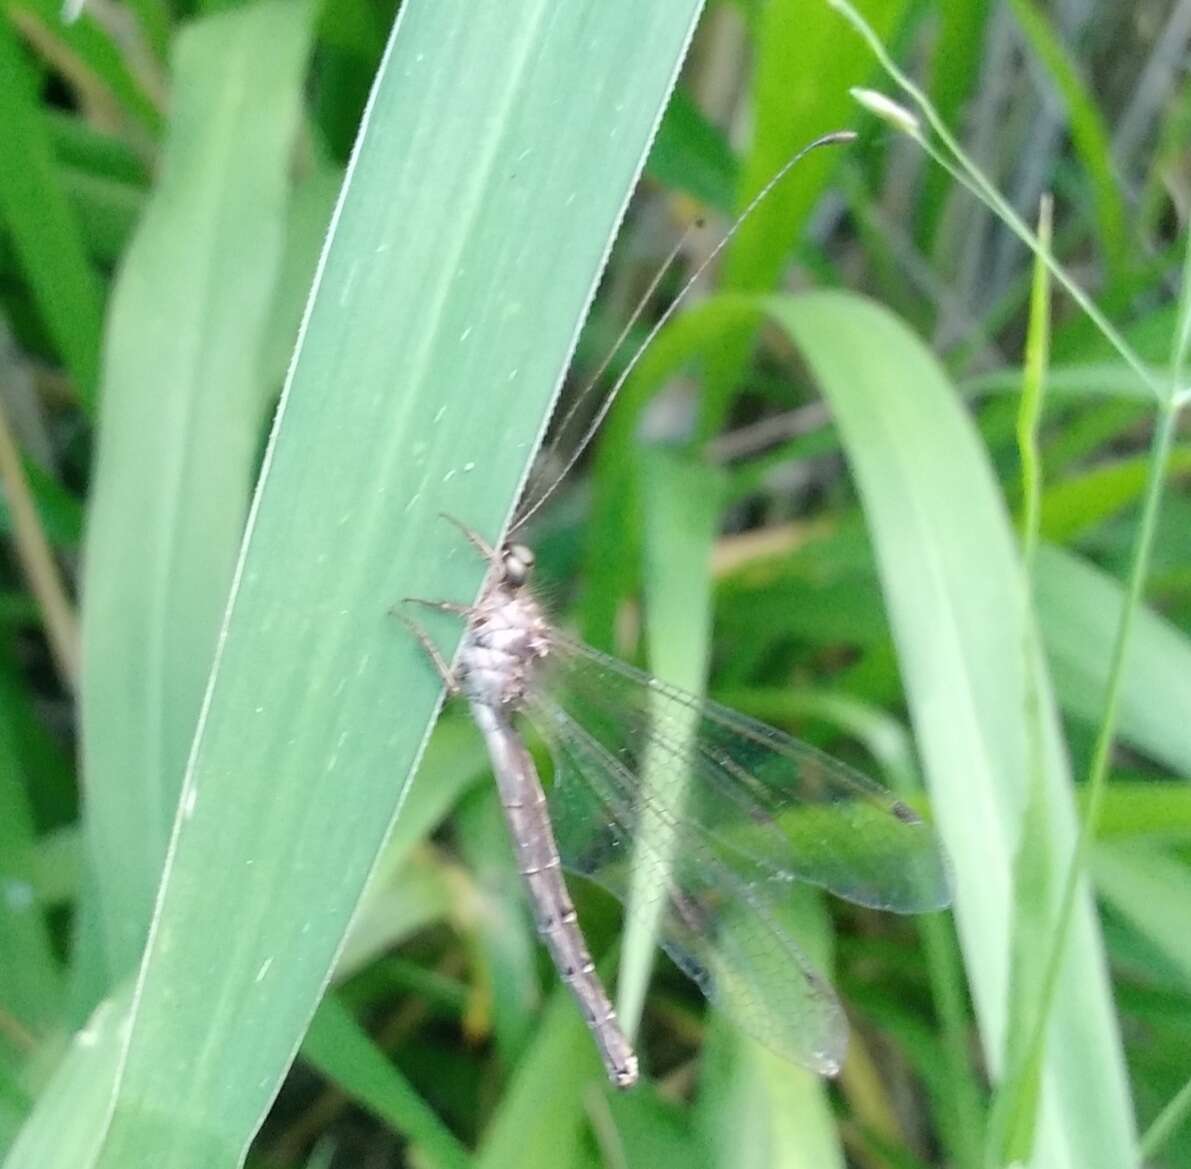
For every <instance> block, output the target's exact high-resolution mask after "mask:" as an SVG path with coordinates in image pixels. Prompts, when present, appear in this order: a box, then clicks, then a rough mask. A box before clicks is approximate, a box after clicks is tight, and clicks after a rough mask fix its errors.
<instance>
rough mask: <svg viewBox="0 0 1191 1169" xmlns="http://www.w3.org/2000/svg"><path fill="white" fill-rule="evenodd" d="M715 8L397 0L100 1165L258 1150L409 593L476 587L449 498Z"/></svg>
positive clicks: (343, 849)
mask: <svg viewBox="0 0 1191 1169" xmlns="http://www.w3.org/2000/svg"><path fill="white" fill-rule="evenodd" d="M697 9H698V5H697V3H694V2H693V0H692V2H689V3H687V4H685V5H667V6H665V7H664V8H657V9H648V10H645V11H644V12H643V11H642V9H641V8H640V6H639V5H636V4H631V3H629V2H628V0H616V2H615V3H608V0H602V2H601V3H599V4H595V3H589V4H585V5H569V6H564V7H558V6H555V5H553V4H548V3H545V2H544V0H521V2H520V3H518V4H515V5H510V4H508V3H506V2H503V0H502V2H499V3H497V2H495V0H492V2H484V3H474V2H472V3H466V4H465V3H463V2H462V0H452V2H447V3H444V2H442V0H408V2H407V3H406V4H405V5H403V7H402V9H401V12H400V16H399V19H398V22H397V25H396V27H395V30H394V34H393V38H392V40H391V42H390V45H389V47H388V49H387V51H386V56H385V60H384V64H383V66H382V68H381V71H380V73H379V75H378V77H377V81H376V85H375V87H374V89H373V93H372V96H371V99H370V104H369V109H368V114H367V116H366V119H365V122H364V126H363V129H362V132H361V138H360V140H359V142H358V144H357V148H356V152H355V155H354V157H353V161H352V164H351V166H350V167H349V170H348V174H347V178H346V182H345V188H344V192H343V194H342V196H341V199H340V202H339V205H338V207H337V208H336V212H335V215H334V217H333V220H332V227H331V231H330V233H329V237H328V243H327V247H326V250H325V252H324V254H323V257H322V260H321V262H320V266H319V272H318V275H317V277H316V284H315V291H314V294H313V297H312V300H311V303H310V305H309V306H308V309H307V315H306V318H305V321H304V324H303V328H302V333H301V337H300V340H299V345H298V352H297V355H296V358H295V361H294V364H293V366H292V367H291V371H290V377H289V380H288V383H287V386H286V389H285V391H284V393H283V397H282V404H281V407H280V409H279V414H278V419H277V422H276V424H275V428H274V432H273V438H272V440H271V442H270V446H269V449H268V451H267V453H266V456H265V460H264V466H263V469H262V473H261V480H260V483H259V485H258V491H257V496H256V501H255V503H254V507H253V512H252V515H251V518H250V521H249V526H248V534H247V537H246V541H245V546H244V549H243V552H242V556H241V560H240V563H239V565H238V567H237V571H236V575H235V580H234V584H233V590H232V596H231V600H230V604H229V610H228V613H227V616H226V619H225V623H224V626H223V628H222V630H221V634H220V643H219V652H218V655H217V661H216V665H215V668H214V672H213V675H212V680H211V683H210V687H209V689H208V693H207V696H206V699H205V703H204V708H203V713H202V716H201V718H200V722H199V729H198V733H197V737H196V740H195V745H194V749H193V752H192V755H191V759H190V763H189V766H188V769H187V777H186V781H185V784H184V787H183V793H182V797H181V801H180V812H179V816H178V819H177V820H176V823H175V830H174V835H173V838H172V841H171V847H170V851H169V855H168V859H167V865H166V870H165V875H164V880H163V887H162V890H161V893H160V896H159V899H158V904H157V909H156V914H155V918H154V923H153V929H152V933H151V936H150V942H149V946H148V948H147V951H146V956H145V959H144V962H143V965H142V969H141V972H140V977H139V980H138V988H137V995H136V998H135V1000H134V1004H133V1014H132V1021H131V1026H130V1029H129V1037H128V1049H127V1053H126V1058H125V1060H124V1062H123V1065H122V1068H121V1076H120V1080H119V1085H118V1089H117V1092H116V1095H115V1099H114V1113H113V1116H112V1122H111V1127H110V1131H109V1132H108V1134H107V1136H106V1139H105V1142H104V1147H103V1151H102V1153H101V1156H100V1158H99V1160H98V1165H99V1166H101V1167H102V1169H137V1167H139V1166H152V1167H153V1169H170V1167H174V1169H182V1167H186V1169H192V1167H196V1166H203V1167H208V1166H209V1167H215V1166H219V1167H223V1166H232V1165H237V1164H239V1163H240V1162H241V1160H242V1158H243V1156H244V1151H245V1149H246V1147H247V1145H248V1142H249V1140H250V1138H251V1136H252V1134H253V1133H254V1132H255V1131H256V1129H257V1127H258V1126H259V1124H260V1122H261V1120H262V1118H263V1116H264V1113H265V1111H266V1109H267V1108H268V1106H269V1104H270V1102H271V1101H272V1099H273V1097H274V1095H275V1094H276V1092H277V1089H278V1087H279V1085H280V1083H281V1079H282V1077H283V1076H284V1074H285V1071H286V1069H287V1067H288V1065H289V1062H290V1060H291V1058H292V1056H293V1053H294V1052H295V1050H296V1049H297V1046H298V1042H299V1040H300V1038H301V1035H302V1032H303V1030H304V1028H305V1025H306V1023H307V1021H308V1020H309V1019H310V1017H311V1015H312V1013H313V1010H314V1007H315V1004H316V1002H317V999H318V996H319V994H320V993H321V991H322V988H323V987H324V985H325V984H326V980H327V977H328V975H329V973H330V970H331V967H332V965H333V963H334V960H335V957H336V955H337V953H338V952H339V949H340V947H341V946H342V943H343V938H344V935H345V932H346V930H347V927H348V923H349V921H350V918H351V915H352V912H353V909H354V907H355V905H356V903H357V902H358V900H359V897H360V894H361V890H362V888H363V886H364V883H365V880H366V878H367V876H368V874H369V872H370V871H371V870H372V868H373V867H374V865H375V863H376V858H377V855H378V853H379V851H380V849H381V846H382V844H383V841H384V838H385V836H386V834H387V832H388V830H389V827H390V825H391V824H392V822H393V819H394V816H395V815H396V813H397V811H398V809H399V808H400V805H401V802H402V799H403V797H404V794H405V790H406V787H407V783H408V779H409V775H410V772H411V770H412V768H413V766H414V764H415V762H416V760H417V758H418V756H419V754H420V752H421V748H422V744H423V742H424V740H425V738H426V734H427V730H428V726H429V723H430V721H431V718H432V716H433V714H434V711H435V707H436V704H437V700H438V698H439V696H440V694H441V681H440V679H439V678H438V677H437V676H436V674H435V672H434V670H433V669H432V668H431V666H430V664H429V663H428V662H427V661H426V655H425V653H424V652H423V650H422V648H421V647H420V646H419V645H418V644H417V641H416V640H415V638H414V637H412V636H411V635H410V633H409V631H408V630H406V629H405V628H403V627H402V626H401V624H400V623H399V622H397V621H395V620H394V619H393V617H392V616H391V614H390V609H391V608H392V606H393V605H394V603H396V602H399V601H400V600H401V598H403V597H408V596H421V597H432V598H437V597H450V598H454V599H466V598H467V597H469V596H474V595H475V592H476V590H477V588H478V586H479V584H480V581H481V578H482V576H483V573H484V570H485V565H484V563H483V561H482V560H481V559H480V558H479V557H477V556H476V555H475V554H474V551H473V550H472V549H470V548H469V547H468V546H467V545H466V543H465V542H464V541H463V540H462V539H461V538H460V535H459V533H458V532H457V531H455V530H454V529H453V528H452V527H451V526H450V525H449V524H446V523H444V522H443V521H442V519H441V518H439V513H440V512H447V513H449V514H451V515H455V516H458V517H460V518H461V519H462V520H464V521H466V522H468V523H470V524H471V525H473V526H474V527H476V528H477V529H478V530H479V531H481V532H483V533H485V534H486V535H487V536H488V537H489V538H491V539H494V538H495V537H496V536H497V534H498V533H499V530H500V527H501V524H502V521H503V520H504V518H505V517H506V516H507V515H508V513H509V511H510V508H511V505H512V501H513V497H514V495H515V492H516V489H517V486H518V484H519V482H520V480H521V478H522V476H523V475H524V473H525V467H526V463H527V462H528V459H529V457H530V455H531V453H532V449H533V446H534V441H535V438H536V437H537V435H538V434H539V432H540V431H541V429H542V427H543V422H544V419H545V416H546V413H547V410H548V407H549V404H550V402H551V400H552V397H553V395H554V393H555V390H556V388H557V386H558V384H559V381H560V379H561V377H562V373H563V370H564V368H565V365H566V362H567V359H568V356H569V353H570V351H571V349H572V346H573V341H574V336H575V333H576V329H577V325H578V321H579V318H580V316H581V314H582V312H583V309H584V308H585V306H586V304H587V303H588V301H589V299H590V296H591V293H592V289H593V286H594V283H595V280H596V277H597V274H598V272H599V270H600V267H601V265H602V263H603V261H604V258H605V255H606V252H607V247H608V241H609V238H610V236H611V234H612V231H613V229H614V227H615V225H616V223H617V221H618V219H619V217H620V215H621V212H622V210H623V207H624V204H625V201H626V199H627V197H628V193H629V191H630V190H631V187H632V185H633V181H634V179H635V177H636V176H637V174H638V173H639V170H640V167H641V163H642V159H643V157H644V154H645V152H646V149H647V147H648V143H649V139H650V136H651V134H652V132H653V129H654V127H655V125H656V122H657V119H658V117H659V114H660V111H661V108H662V106H663V104H664V102H665V99H666V96H667V94H668V92H669V89H670V87H671V84H672V81H673V78H674V75H675V72H676V70H677V67H678V64H679V62H680V60H681V57H682V54H683V51H684V49H685V46H686V43H687V39H688V37H689V34H690V30H691V26H692V23H693V21H694V18H695V16H696V14H697ZM258 65H259V63H258ZM579 75H581V76H582V78H583V84H582V85H576V84H574V81H575V78H576V77H577V76H579ZM612 95H615V97H613V96H612ZM436 616H437V615H435V614H429V615H427V617H426V620H427V623H428V625H429V626H430V628H431V630H432V631H433V632H434V633H435V634H439V635H441V638H442V644H443V646H444V649H445V650H446V651H447V652H448V654H449V651H450V649H451V643H450V642H449V641H448V640H447V639H448V637H450V636H454V637H456V638H457V637H458V623H457V622H447V621H446V620H445V619H443V620H441V621H437V620H434V618H435V617H436ZM575 1017H576V1022H577V1024H578V1026H580V1027H582V1023H581V1022H580V1021H579V1020H578V1016H577V1015H576V1016H575ZM569 1054H570V1057H571V1063H572V1064H576V1063H577V1060H576V1059H575V1058H574V1057H575V1055H576V1053H575V1052H574V1051H570V1053H569ZM522 1163H524V1162H522Z"/></svg>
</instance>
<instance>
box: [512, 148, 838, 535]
mask: <svg viewBox="0 0 1191 1169" xmlns="http://www.w3.org/2000/svg"><path fill="white" fill-rule="evenodd" d="M855 139H856V133H855V131H853V130H837V131H835V132H834V133H831V134H824V135H823V136H822V137H821V138H816V139H815V140H814V141H813V142H810V143H808V144H807V145H806V146H804V147H803V148H802V149H801V150H799V151H798V153H797V154H795V155H794V156H793V157H792V158H790V159H788V160H787V161H786V162H785V163H783V164H782V166H781V167H780V168H779V169H778V170H777V172H776V173H775V174H774V175H773V177H772V178H771V179H770V180H769V181H768V182H767V183H766V184H765V185H764V186H763V187H762V188H761V189H760V190H759V191H758V192H757V193H756V194H755V195H754V196H753V197H752V199H750V200H749V203H748V205H747V206H746V207H745V209H744V210H743V211H742V212H741V213H740V214H739V215H738V216H737V218H736V222H735V223H733V224H732V226H731V227H730V228H728V230H727V231H726V232H725V233H724V237H723V239H721V240H720V241H719V243H717V244H716V245H715V247H714V248H712V249H711V251H710V252H709V253H708V254H707V255H706V256H705V257H704V258H703V259H702V260H701V261H700V262H699V266H698V267H697V268H696V269H695V270H694V272H692V273H691V275H690V276H689V277H688V278H687V281H686V283H685V284H684V285H683V286H682V288H681V289H680V290H679V293H678V295H677V296H676V297H675V298H674V300H672V301H671V302H670V304H668V305H667V306H666V309H665V311H664V312H663V313H662V315H661V316H660V317H658V319H657V320H656V321H655V322H654V324H653V327H652V328H651V329H650V330H649V332H648V333H646V335H645V340H644V341H642V342H641V344H640V346H639V347H638V349H637V352H636V353H634V354H633V356H632V358H631V359H630V360H629V363H628V365H626V366H625V367H624V369H623V370H621V372H620V375H619V376H618V377H617V379H616V381H615V382H614V383H613V385H612V389H611V390H609V391H608V396H607V397H606V398H605V399H604V401H603V402H602V403H601V404H600V408H599V410H597V411H596V414H595V417H594V418H593V419H592V420H591V422H590V423H589V424H588V427H587V429H586V430H585V431H584V432H583V437H582V439H581V440H580V441H579V445H578V446H577V447H576V448H575V450H574V451H573V452H572V453H571V455H570V457H569V458H568V459H567V461H566V463H565V464H564V465H563V468H562V470H561V471H560V472H559V473H558V475H557V476H556V477H555V479H554V482H553V483H551V484H550V486H549V487H547V488H546V490H545V491H544V492H543V493H542V494H541V495H540V496H538V499H537V501H536V502H535V503H534V504H533V506H532V507H530V508H529V509H528V510H527V511H526V512H525V513H524V514H523V515H521V516H520V518H518V519H516V520H515V521H514V522H513V524H512V526H511V527H510V528H509V532H510V534H511V533H513V532H516V531H517V530H518V529H519V528H521V527H524V525H525V524H526V523H527V522H528V521H529V520H530V519H531V518H532V517H533V516H535V515H536V514H537V513H538V512H539V511H540V510H541V508H542V505H543V504H544V503H545V502H546V500H548V499H549V498H550V497H551V496H552V495H553V494H554V492H555V491H557V490H558V488H559V486H560V485H561V483H562V482H563V480H564V479H566V477H567V476H568V475H569V474H570V473H571V471H573V470H574V468H575V464H576V463H578V462H579V460H580V459H581V458H582V457H583V452H584V451H585V450H587V448H588V447H589V446H590V445H591V440H592V439H593V438H595V436H596V434H597V433H598V432H599V429H600V427H601V426H602V425H603V423H604V419H605V418H607V416H608V411H609V410H611V409H612V405H613V403H614V402H615V401H616V399H617V396H618V395H619V394H620V391H621V390H622V389H623V388H624V384H625V382H627V381H628V380H629V378H630V377H631V376H632V374H633V371H634V370H635V369H636V368H637V366H638V364H639V363H640V361H641V358H642V357H643V356H644V355H645V352H646V350H647V349H648V348H649V347H650V345H652V344H653V342H654V339H655V338H656V337H657V335H658V334H659V333H660V332H661V331H662V329H664V328H665V327H666V325H667V324H669V322H670V318H671V317H673V316H674V314H675V313H676V312H677V311H678V308H679V306H680V305H681V304H682V302H683V301H684V300H685V299H686V296H687V294H688V293H689V292H690V291H691V289H692V288H693V287H694V286H695V284H696V283H697V282H698V280H699V278H700V277H701V276H702V275H703V273H704V272H706V271H707V269H708V268H710V267H711V265H712V264H713V263H714V262H715V260H716V258H717V257H718V256H719V254H720V253H721V252H722V251H723V250H724V248H726V247H727V246H728V244H729V243H731V241H732V238H733V236H735V235H736V233H737V232H738V231H740V229H741V227H743V226H744V224H745V222H746V221H747V220H748V218H749V216H751V215H752V214H753V212H754V211H756V210H757V208H758V207H760V206H761V204H762V203H764V202H765V200H766V199H768V198H769V196H770V195H771V194H772V193H773V189H774V188H775V187H776V186H777V185H778V184H779V183H780V182H781V181H782V179H784V178H785V177H786V175H788V174H789V173H790V172H791V171H792V170H793V169H794V168H795V167H796V166H797V165H798V164H799V163H800V162H801V161H802V160H803V159H804V158H805V157H806V156H807V155H808V154H810V152H811V151H812V150H818V148H819V147H820V146H835V145H837V144H839V143H843V142H853V141H855ZM691 230H692V229H691V228H687V230H686V231H685V232H684V233H683V237H682V239H681V240H680V241H679V243H678V244H677V245H676V246H675V248H674V250H673V251H672V252H671V253H670V256H669V258H668V259H667V261H666V263H665V265H664V266H663V268H662V270H661V271H660V272H659V273H658V276H657V277H656V278H655V279H654V281H653V283H652V284H651V285H650V290H649V292H647V293H646V298H648V297H649V296H650V295H652V293H653V291H654V289H656V288H657V285H658V283H659V282H660V281H661V278H662V275H663V274H664V273H665V271H666V269H667V268H669V266H670V264H671V263H673V261H674V259H675V257H676V256H677V255H678V252H679V250H680V249H681V247H682V246H683V244H684V243H685V242H686V238H687V236H689V234H690V232H691ZM644 306H645V302H644V300H643V301H642V302H641V304H639V305H638V306H637V309H636V310H635V311H634V313H633V316H632V317H631V318H630V319H629V323H628V324H627V325H626V326H625V328H624V329H623V330H622V332H621V336H620V339H619V340H618V341H617V345H616V347H614V348H613V350H612V352H611V353H609V355H608V357H607V359H606V360H605V361H604V364H603V365H602V366H601V367H600V371H599V373H598V374H597V375H596V378H595V379H593V381H592V383H591V384H592V385H594V384H595V380H598V378H599V376H600V374H602V373H603V372H604V371H605V370H606V369H607V368H608V365H609V363H610V362H611V360H612V357H613V355H614V354H615V352H616V349H617V348H619V346H620V344H621V342H623V340H624V338H625V337H626V336H627V335H628V332H629V330H630V329H631V328H632V326H633V324H634V323H635V322H636V320H637V318H638V317H640V315H641V313H642V311H643V310H644ZM588 389H590V386H589V387H588ZM587 392H588V391H587V389H585V390H584V391H583V396H586V394H587ZM574 409H575V408H574V406H572V407H571V410H570V411H568V413H567V416H566V419H565V420H564V421H569V420H570V418H571V416H572V415H573V414H574Z"/></svg>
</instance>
